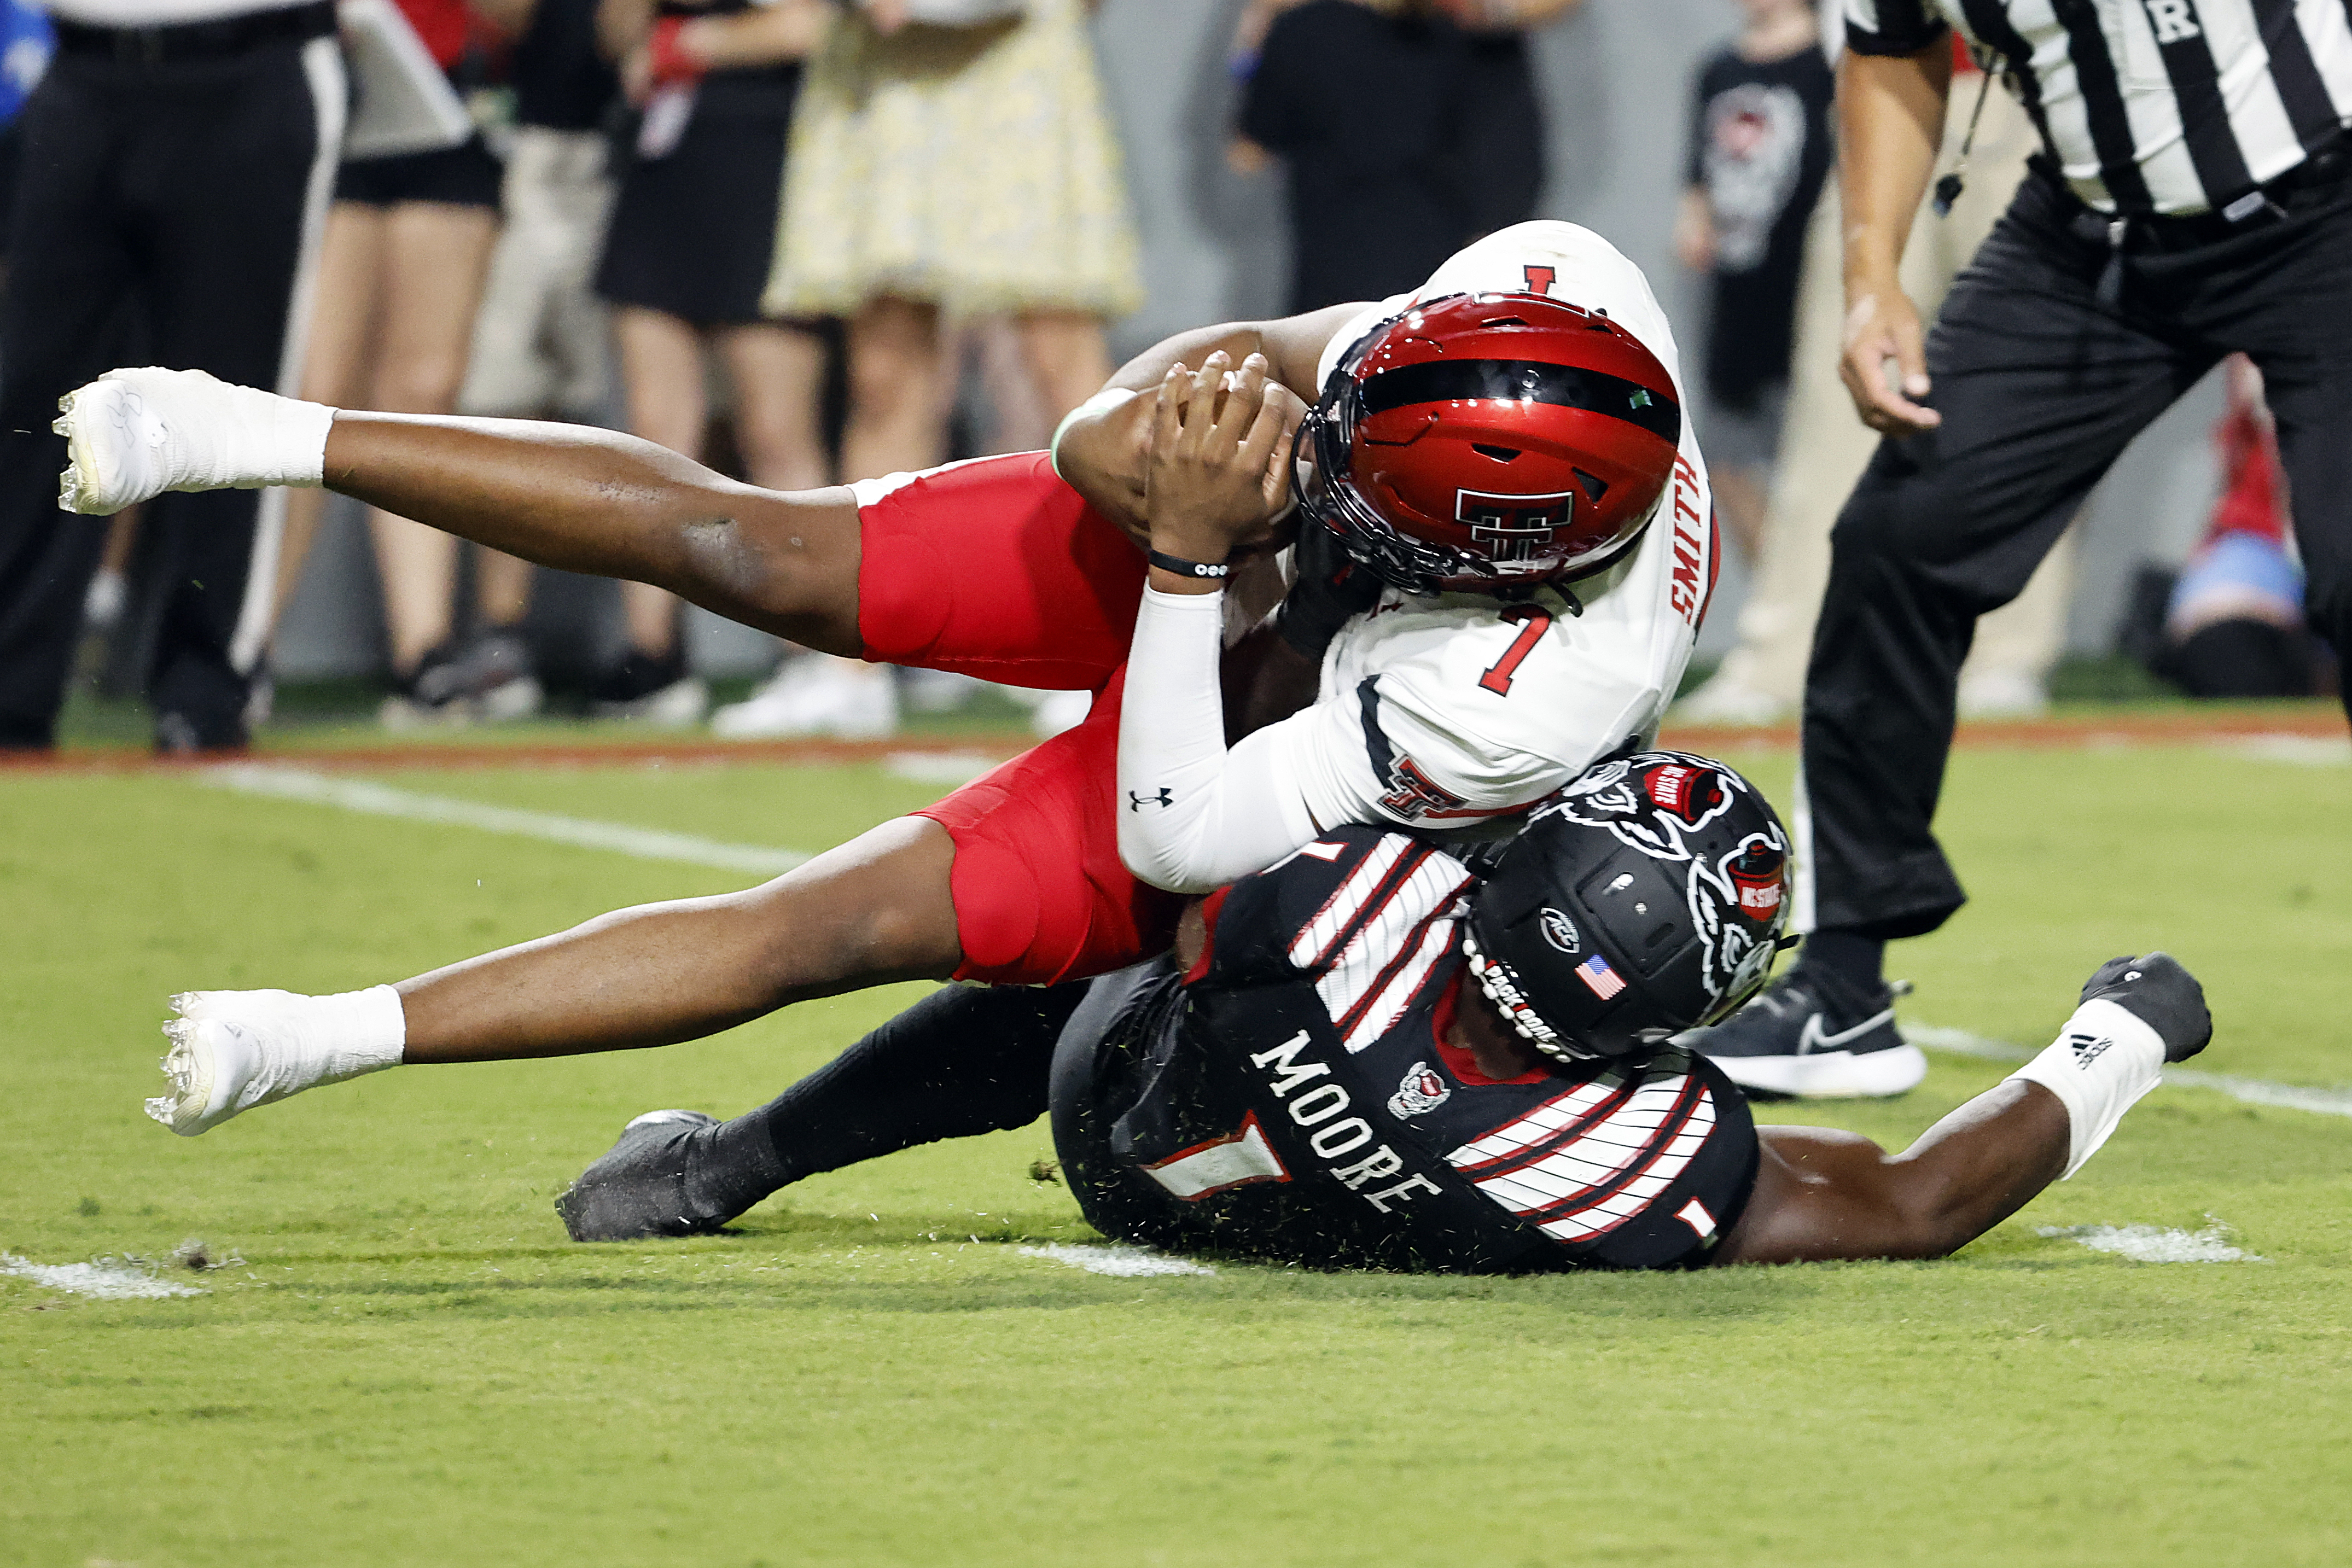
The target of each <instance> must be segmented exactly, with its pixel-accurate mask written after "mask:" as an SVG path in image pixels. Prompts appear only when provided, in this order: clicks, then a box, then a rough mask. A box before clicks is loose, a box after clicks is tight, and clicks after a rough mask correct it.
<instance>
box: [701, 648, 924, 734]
mask: <svg viewBox="0 0 2352 1568" xmlns="http://www.w3.org/2000/svg"><path fill="white" fill-rule="evenodd" d="M710 728H711V732H712V733H713V734H716V735H720V736H724V737H727V738H729V739H730V740H753V739H758V740H777V739H785V738H789V737H801V736H830V737H834V738H835V739H838V740H879V739H881V738H883V737H886V736H891V735H896V734H897V733H898V683H897V681H895V680H894V679H893V678H892V675H891V672H890V670H889V668H888V667H887V666H886V665H881V664H865V663H862V662H861V661H859V660H856V659H839V658H834V657H830V656H828V655H825V654H822V653H819V654H811V655H809V656H807V657H804V658H797V659H792V660H788V661H787V662H786V663H785V664H784V665H783V667H782V669H780V670H778V671H777V672H776V674H774V675H773V676H772V678H771V679H770V680H769V682H768V684H767V685H764V686H761V688H760V689H759V690H758V691H756V692H754V693H752V694H751V696H749V697H748V698H746V699H745V700H743V701H742V702H740V703H732V704H730V705H729V706H726V707H722V708H720V709H719V711H718V712H717V713H715V714H713V715H712V716H711V717H710Z"/></svg>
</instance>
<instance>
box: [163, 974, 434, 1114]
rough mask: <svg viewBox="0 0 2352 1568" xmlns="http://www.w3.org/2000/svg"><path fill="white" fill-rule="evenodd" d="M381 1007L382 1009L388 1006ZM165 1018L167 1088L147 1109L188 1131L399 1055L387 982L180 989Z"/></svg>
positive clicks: (399, 1029) (396, 1010)
mask: <svg viewBox="0 0 2352 1568" xmlns="http://www.w3.org/2000/svg"><path fill="white" fill-rule="evenodd" d="M387 1009H389V1010H388V1012H387ZM172 1010H173V1012H176V1013H178V1014H179V1015H180V1016H179V1017H178V1018H176V1019H173V1020H172V1021H171V1022H169V1023H167V1024H165V1025H164V1026H163V1035H164V1038H165V1039H167V1040H170V1041H171V1042H172V1049H171V1050H170V1051H166V1052H165V1053H164V1055H163V1076H164V1077H166V1078H167V1079H169V1080H171V1084H172V1092H170V1093H168V1094H159V1095H156V1096H155V1097H154V1098H153V1099H152V1100H150V1101H148V1102H147V1114H149V1115H150V1116H152V1117H153V1118H154V1119H155V1120H156V1121H158V1122H161V1123H163V1125H165V1126H167V1127H169V1128H171V1129H172V1131H173V1132H175V1133H177V1134H180V1135H181V1136H182V1137H184V1138H193V1137H194V1136H195V1135H196V1134H199V1133H208V1132H210V1131H212V1130H213V1129H214V1128H215V1127H217V1126H219V1125H220V1124H222V1123H223V1122H226V1121H227V1120H228V1119H229V1118H230V1117H232V1116H235V1115H237V1114H239V1113H243V1112H246V1111H250V1110H252V1109H253V1108H254V1107H255V1106H256V1105H267V1104H268V1103H270V1102H271V1101H273V1100H283V1099H285V1098H286V1097H287V1096H288V1095H289V1094H299V1093H300V1092H302V1091H303V1090H305V1089H310V1088H315V1087H316V1086H318V1085H319V1084H321V1083H340V1082H342V1081H343V1080H344V1079H346V1078H356V1077H358V1076H359V1075H360V1074H361V1073H363V1072H373V1071H376V1070H377V1069H379V1068H383V1067H390V1066H392V1065H393V1064H394V1063H395V1062H397V1061H399V1060H400V1045H399V1044H398V1040H399V1039H400V1036H401V1034H402V1033H403V1026H402V1024H401V1010H400V999H399V998H398V997H397V996H396V995H394V992H393V990H392V988H391V987H389V986H379V987H376V988H374V989H373V990H370V991H350V992H345V993H343V994H341V995H339V996H331V997H306V996H301V995H298V994H297V993H295V992H292V991H184V992H182V993H181V994H180V995H178V996H176V997H173V998H172Z"/></svg>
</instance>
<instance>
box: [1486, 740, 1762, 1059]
mask: <svg viewBox="0 0 2352 1568" xmlns="http://www.w3.org/2000/svg"><path fill="white" fill-rule="evenodd" d="M1788 875H1789V839H1788V835H1787V834H1786V833H1785V832H1784V831H1782V830H1781V827H1780V818H1779V817H1777V816H1775V815H1773V812H1772V808H1771V807H1770V806H1769V805H1767V804H1766V803H1765V801H1764V798H1763V797H1762V796H1761V795H1759V794H1758V793H1757V792H1756V791H1755V790H1754V789H1751V788H1750V787H1749V786H1748V781H1747V780H1746V779H1742V778H1740V777H1739V775H1738V774H1737V773H1734V772H1733V771H1732V770H1731V769H1730V768H1726V767H1725V766H1724V765H1723V764H1722V763H1720V762H1711V761H1709V760H1707V759H1706V758H1704V757H1692V756H1690V755H1688V754H1686V753H1684V752H1680V751H1643V752H1638V753H1636V754H1634V755H1633V756H1631V757H1621V758H1612V759H1610V760H1608V761H1605V762H1600V763H1596V764H1594V765H1593V766H1592V767H1591V768H1587V769H1585V771H1584V772H1582V773H1581V774H1580V775H1578V776H1577V778H1576V779H1574V780H1573V781H1572V782H1570V784H1569V785H1568V787H1567V788H1566V789H1562V790H1561V791H1560V792H1559V794H1558V795H1555V796H1554V797H1552V799H1551V800H1550V801H1549V803H1547V804H1545V805H1544V806H1542V807H1540V808H1538V810H1537V811H1536V813H1535V814H1534V816H1533V817H1532V818H1530V819H1529V821H1528V826H1527V828H1526V830H1525V831H1522V832H1521V833H1520V834H1519V836H1518V837H1517V839H1515V840H1513V841H1512V842H1511V844H1510V846H1509V847H1508V848H1507V850H1505V851H1504V852H1503V854H1502V857H1501V859H1500V860H1499V861H1498V862H1496V868H1495V873H1494V874H1493V875H1492V876H1491V877H1489V878H1488V879H1487V880H1486V882H1485V883H1481V884H1480V886H1479V888H1478V890H1477V892H1476V893H1475V894H1473V895H1472V897H1471V901H1470V918H1469V921H1468V925H1467V933H1466V940H1465V957H1466V958H1467V960H1468V962H1469V965H1470V971H1471V974H1472V975H1473V976H1474V977H1475V978H1476V979H1477V981H1478V983H1479V985H1480V986H1481V987H1482V988H1484V989H1485V991H1486V996H1487V998H1488V999H1490V1000H1491V1001H1493V1002H1494V1003H1495V1005H1496V1007H1497V1008H1498V1009H1500V1010H1501V1011H1502V1014H1503V1016H1504V1017H1505V1018H1507V1019H1510V1021H1511V1022H1512V1024H1513V1025H1515V1026H1516V1027H1517V1030H1518V1031H1519V1033H1520V1034H1522V1035H1524V1036H1525V1037H1526V1038H1527V1039H1528V1041H1529V1042H1530V1043H1531V1044H1533V1045H1534V1046H1535V1047H1536V1048H1537V1049H1538V1050H1539V1051H1543V1052H1544V1053H1545V1054H1546V1055H1549V1056H1551V1057H1555V1058H1558V1059H1560V1060H1568V1059H1570V1058H1576V1057H1595V1056H1602V1057H1639V1056H1645V1055H1647V1054H1649V1053H1650V1052H1651V1051H1653V1050H1654V1049H1655V1048H1656V1047H1657V1046H1658V1045H1659V1044H1660V1043H1662V1042H1663V1041H1664V1040H1667V1039H1668V1038H1670V1037H1671V1036H1674V1035H1676V1034H1679V1033H1681V1032H1682V1031H1683V1030H1686V1029H1696V1028H1697V1027H1699V1026H1700V1025H1702V1024H1708V1023H1713V1022H1714V1021H1715V1020H1716V1019H1719V1018H1722V1017H1723V1016H1724V1015H1726V1014H1727V1013H1729V1012H1730V1011H1731V1010H1732V1009H1735V1008H1737V1007H1738V1006H1739V1005H1740V1004H1741V1003H1742V1002H1744V1001H1746V1000H1747V999H1748V998H1749V997H1750V996H1751V995H1753V994H1754V993H1755V990H1756V988H1757V987H1758V986H1759V985H1761V984H1762V983H1763V980H1764V972H1765V970H1766V969H1768V968H1769V967H1771V963H1772V955H1773V953H1774V951H1775V950H1776V949H1777V948H1778V947H1779V946H1780V933H1781V931H1782V929H1783V927H1785V926H1786V925H1787V924H1788V908H1789V897H1788V892H1789V890H1788Z"/></svg>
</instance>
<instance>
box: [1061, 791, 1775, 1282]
mask: <svg viewBox="0 0 2352 1568" xmlns="http://www.w3.org/2000/svg"><path fill="white" fill-rule="evenodd" d="M1473 885H1474V879H1473V876H1472V874H1471V873H1470V872H1469V871H1468V870H1467V869H1466V868H1465V866H1464V865H1463V864H1462V862H1459V861H1456V860H1454V859H1453V858H1452V857H1450V856H1448V855H1447V854H1445V853H1444V852H1441V851H1439V850H1436V849H1434V848H1433V847H1431V846H1430V845H1428V844H1427V843H1424V842H1423V841H1418V840H1415V839H1412V838H1409V837H1406V836H1404V835H1402V834H1398V833H1389V832H1382V831H1379V830H1376V829H1372V828H1367V827H1349V828H1343V829H1341V830H1339V831H1337V832H1335V833H1332V834H1331V835H1329V836H1328V837H1327V838H1325V839H1323V840H1321V841H1318V842H1316V843H1313V844H1310V845H1308V846H1307V847H1306V848H1305V849H1303V850H1301V851H1299V852H1297V854H1296V855H1294V856H1292V857H1291V858H1290V859H1289V860H1287V861H1285V862H1281V863H1280V864H1277V865H1276V866H1274V867H1271V868H1269V869H1268V870H1266V871H1265V872H1263V873H1258V874H1257V875H1255V876H1251V877H1247V878H1244V880H1243V881H1241V882H1239V883H1235V884H1234V885H1233V886H1232V887H1231V888H1228V889H1226V890H1224V891H1223V892H1222V893H1220V894H1216V895H1214V896H1213V898H1212V899H1211V900H1210V901H1209V903H1208V904H1207V906H1206V908H1205V910H1204V913H1205V915H1207V917H1208V921H1209V927H1210V937H1211V940H1210V944H1209V946H1208V948H1207V950H1206V951H1205V952H1204V953H1203V954H1202V956H1201V958H1200V960H1199V961H1198V962H1197V963H1195V964H1194V965H1193V967H1192V970H1191V971H1190V973H1188V974H1186V975H1183V976H1178V975H1176V974H1175V973H1174V972H1173V970H1172V968H1163V969H1162V970H1161V971H1160V972H1159V973H1158V974H1157V975H1156V976H1154V975H1150V974H1144V975H1131V977H1129V979H1128V980H1127V981H1126V985H1127V986H1128V991H1127V993H1126V995H1127V1000H1126V1002H1125V1005H1124V1007H1123V1009H1122V1010H1121V1013H1120V1018H1121V1021H1120V1022H1119V1023H1118V1024H1115V1025H1113V1026H1110V1027H1107V1028H1105V1029H1104V1030H1102V1031H1101V1032H1102V1034H1103V1036H1104V1043H1103V1046H1102V1048H1101V1051H1099V1052H1098V1054H1097V1065H1098V1068H1099V1071H1098V1074H1097V1081H1096V1082H1095V1083H1094V1084H1093V1089H1094V1092H1095V1097H1096V1105H1097V1116H1096V1130H1097V1145H1098V1147H1097V1153H1096V1157H1095V1162H1094V1163H1095V1165H1096V1166H1101V1165H1103V1164H1107V1163H1111V1162H1115V1163H1116V1164H1117V1165H1118V1166H1119V1167H1121V1170H1120V1174H1119V1176H1118V1178H1117V1180H1116V1183H1115V1185H1116V1186H1117V1187H1118V1192H1119V1197H1118V1202H1116V1203H1114V1202H1109V1201H1108V1200H1106V1204H1105V1207H1106V1211H1107V1212H1108V1211H1110V1210H1118V1213H1115V1214H1112V1215H1111V1217H1112V1218H1115V1219H1118V1218H1121V1217H1122V1216H1124V1219H1125V1222H1124V1223H1123V1225H1122V1226H1121V1228H1124V1229H1126V1230H1128V1231H1129V1232H1130V1233H1135V1234H1138V1235H1139V1239H1146V1240H1151V1241H1155V1242H1157V1243H1159V1244H1161V1245H1180V1246H1191V1247H1202V1246H1211V1247H1217V1248H1222V1249H1226V1250H1232V1251H1239V1252H1247V1253H1253V1254H1258V1255H1264V1256H1273V1257H1281V1258H1286V1259H1291V1260H1298V1261H1305V1262H1312V1263H1318V1264H1324V1265H1372V1266H1381V1267H1396V1268H1421V1269H1444V1270H1472V1271H1493V1270H1529V1269H1544V1268H1559V1267H1572V1266H1579V1265H1601V1266H1613V1267H1621V1268H1622V1267H1633V1268H1644V1267H1646V1268H1659V1267H1678V1266H1688V1265H1691V1264H1696V1263H1699V1262H1704V1261H1705V1260H1706V1254H1707V1252H1708V1250H1709V1249H1711V1248H1712V1247H1713V1246H1714V1244H1715V1243H1716V1241H1717V1240H1718V1239H1720V1238H1721V1236H1722V1235H1723V1234H1724V1232H1725V1231H1727V1229H1728V1228H1730V1226H1731V1225H1732V1223H1733V1222H1734V1221H1735V1220H1736V1219H1737V1218H1738V1213H1739V1210H1740V1208H1741V1207H1742V1206H1743V1205H1744V1204H1745V1202H1746V1201H1747V1195H1748V1189H1749V1188H1750V1186H1752V1185H1753V1183H1754V1179H1755V1168H1756V1156H1757V1149H1756V1137H1755V1131H1754V1127H1753V1125H1752V1124H1751V1123H1750V1121H1749V1118H1748V1110H1747V1105H1746V1103H1745V1101H1744V1099H1743V1098H1742V1097H1741V1095H1740V1093H1739V1092H1738V1090H1737V1089H1736V1088H1734V1087H1733V1086H1732V1085H1731V1084H1730V1083H1729V1082H1727V1080H1726V1079H1724V1078H1723V1077H1722V1075H1721V1074H1720V1073H1719V1072H1718V1071H1717V1070H1716V1069H1715V1068H1714V1067H1713V1066H1712V1065H1711V1064H1709V1063H1707V1062H1706V1061H1705V1059H1704V1058H1694V1057H1692V1056H1689V1055H1687V1054H1685V1053H1683V1052H1679V1051H1666V1052H1664V1053H1661V1054H1660V1055H1658V1056H1655V1057H1654V1058H1652V1059H1651V1060H1650V1061H1647V1062H1646V1063H1643V1064H1642V1065H1639V1066H1632V1067H1629V1066H1625V1065H1622V1064H1612V1063H1608V1062H1600V1061H1595V1062H1592V1063H1589V1064H1587V1063H1579V1064H1577V1065H1575V1066H1558V1065H1552V1066H1547V1068H1546V1069H1544V1070H1543V1071H1536V1072H1530V1073H1528V1074H1526V1075H1524V1076H1521V1077H1518V1078H1514V1079H1509V1080H1506V1081H1499V1082H1498V1081H1496V1080H1492V1079H1488V1078H1486V1076H1485V1075H1483V1074H1481V1073H1480V1072H1479V1071H1478V1070H1477V1067H1476V1064H1475V1061H1473V1060H1472V1058H1471V1057H1470V1055H1469V1053H1467V1052H1466V1051H1459V1050H1457V1049H1455V1048H1454V1047H1453V1046H1450V1045H1448V1044H1447V1043H1446V1042H1445V1040H1444V1035H1445V1033H1446V1031H1447V1030H1448V1029H1449V1028H1450V1026H1451V1024H1452V1021H1453V1011H1454V1006H1455V1003H1456V998H1457V996H1458V992H1459V983H1460V982H1461V981H1462V979H1463V962H1462V944H1461V937H1460V935H1459V932H1458V926H1459V924H1460V919H1461V916H1462V915H1463V913H1464V912H1465V899H1466V897H1467V895H1468V894H1469V893H1470V891H1471V888H1472V887H1473ZM1059 1117H1060V1112H1059V1111H1058V1109H1057V1126H1056V1131H1057V1136H1058V1135H1059V1134H1060V1133H1061V1132H1062V1125H1061V1122H1060V1120H1059V1119H1058V1118H1059ZM1079 1164H1080V1165H1081V1166H1085V1165H1087V1161H1086V1159H1085V1158H1084V1156H1081V1158H1080V1161H1079ZM1096 1174H1097V1176H1101V1175H1103V1174H1105V1173H1102V1172H1100V1171H1097V1173H1096ZM1143 1183H1148V1184H1149V1186H1144V1185H1142V1184H1143ZM1085 1196H1087V1194H1086V1190H1085V1188H1083V1187H1081V1197H1085ZM1093 1209H1094V1206H1093V1205H1090V1206H1089V1212H1090V1214H1091V1213H1092V1212H1093ZM1139 1216H1143V1217H1148V1218H1145V1219H1143V1220H1141V1221H1140V1222H1139V1220H1138V1218H1137V1217H1139ZM1101 1223H1102V1220H1101V1219H1100V1218H1097V1224H1101ZM1107 1228H1108V1227H1107Z"/></svg>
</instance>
